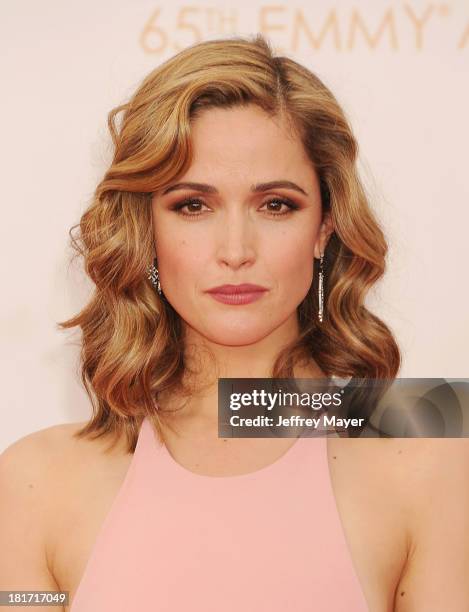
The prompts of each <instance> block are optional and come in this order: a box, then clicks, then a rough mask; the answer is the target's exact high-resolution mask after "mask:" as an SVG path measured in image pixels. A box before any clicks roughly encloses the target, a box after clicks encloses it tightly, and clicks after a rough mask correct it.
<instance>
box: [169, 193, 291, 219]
mask: <svg viewBox="0 0 469 612" xmlns="http://www.w3.org/2000/svg"><path fill="white" fill-rule="evenodd" d="M271 204H275V205H276V206H277V210H266V215H267V216H268V217H285V216H288V215H291V214H292V213H293V212H294V211H295V210H298V209H299V208H300V207H299V206H298V204H295V202H293V201H292V200H290V199H289V198H269V199H268V200H266V201H265V202H263V204H262V206H266V205H267V206H268V205H271ZM204 205H205V202H204V201H203V200H202V199H200V198H185V199H184V200H181V201H180V202H176V204H174V205H173V206H172V207H171V210H174V211H175V212H176V213H178V214H179V215H181V216H183V217H200V216H201V215H203V214H204V212H206V211H203V210H200V208H201V207H202V206H204ZM191 207H192V212H183V211H184V209H186V210H187V211H190V208H191ZM193 207H196V208H197V207H199V210H196V211H194V210H193ZM282 207H284V208H283V211H282ZM285 207H286V209H285ZM279 211H281V212H279Z"/></svg>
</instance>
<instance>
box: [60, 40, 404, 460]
mask: <svg viewBox="0 0 469 612" xmlns="http://www.w3.org/2000/svg"><path fill="white" fill-rule="evenodd" d="M244 104H256V105H258V106H259V107H260V108H262V109H263V110H264V111H265V112H267V113H269V114H271V115H275V114H280V113H283V114H284V115H285V116H286V117H288V118H289V119H290V120H291V122H292V125H293V126H294V127H295V129H296V131H297V133H298V136H299V137H300V138H301V140H302V142H303V144H304V147H305V150H306V152H307V154H308V156H309V158H310V160H311V162H312V164H313V165H314V168H315V170H316V172H317V175H318V177H319V181H320V186H321V196H322V207H323V210H324V211H330V213H331V217H332V221H333V226H334V232H333V234H332V235H331V238H330V240H329V243H328V245H327V247H326V250H325V254H324V266H325V267H324V270H325V281H326V284H325V288H324V321H323V323H322V324H321V325H318V324H317V295H318V293H317V292H318V286H317V278H318V274H317V269H315V274H314V280H313V283H312V285H311V288H310V291H309V293H308V295H307V296H306V297H305V299H304V300H303V302H302V303H301V304H300V306H299V307H298V320H299V325H300V335H299V337H298V338H296V340H295V342H294V343H293V344H292V345H291V346H288V347H286V348H285V349H284V350H283V351H282V352H281V353H280V354H279V355H278V356H277V359H276V361H275V364H274V366H273V368H272V377H273V378H289V377H291V376H292V373H293V367H294V365H295V363H297V362H298V360H299V359H301V358H303V357H304V355H305V354H306V355H309V356H312V357H313V358H314V359H315V361H316V362H317V364H318V365H319V367H320V368H321V369H322V370H323V371H324V373H325V374H326V375H327V376H330V375H335V376H340V377H360V378H388V379H393V378H394V377H395V376H396V375H397V372H398V370H399V367H400V360H401V358H400V352H399V349H398V346H397V344H396V341H395V340H394V338H393V335H392V333H391V331H390V330H389V328H388V327H387V326H386V325H385V324H384V323H383V322H382V321H381V320H380V319H379V318H378V317H376V316H375V315H373V314H372V313H371V312H370V311H369V310H368V309H367V308H366V307H365V305H364V299H365V296H366V293H367V292H368V290H369V289H370V287H371V286H372V285H373V284H374V283H375V282H376V281H377V280H378V279H379V278H380V277H381V276H382V275H383V273H384V270H385V256H386V252H387V245H386V241H385V238H384V235H383V232H382V230H381V228H380V226H379V224H378V222H377V220H376V219H375V217H374V215H373V213H372V211H371V210H370V207H369V204H368V201H367V197H366V195H365V191H364V189H363V187H362V184H361V181H360V178H359V176H358V171H357V168H356V161H357V155H358V146H357V142H356V140H355V137H354V135H353V133H352V130H351V127H350V125H349V123H348V121H347V119H346V117H345V115H344V112H343V110H342V109H341V107H340V105H339V103H338V102H337V100H336V98H335V97H334V95H333V94H332V93H331V91H330V90H329V89H328V88H327V87H326V86H325V85H324V83H322V81H321V80H320V79H319V78H318V77H317V76H315V75H314V74H313V73H312V72H311V71H309V70H308V69H307V68H305V67H303V66H301V65H300V64H298V63H297V62H295V61H293V60H292V59H289V58H288V57H283V56H275V54H274V53H273V51H272V49H271V47H270V45H269V43H268V42H267V41H266V39H265V38H264V37H262V36H261V35H257V36H256V37H253V38H242V37H235V38H230V39H223V40H212V41H207V42H203V43H200V44H197V45H194V46H192V47H189V48H187V49H184V50H183V51H181V52H180V53H178V54H177V55H176V56H174V57H172V58H171V59H169V60H168V61H166V62H165V63H163V64H162V65H160V66H158V67H157V68H155V69H154V70H153V71H152V72H151V73H150V74H149V75H148V76H147V77H146V78H145V79H144V80H143V82H142V83H141V85H140V86H139V87H138V89H137V90H136V91H135V93H134V94H133V95H132V96H131V98H130V100H129V101H128V102H126V103H125V104H122V105H120V106H118V107H116V108H114V109H113V110H111V112H110V113H109V116H108V126H109V130H110V133H111V136H112V140H113V143H114V154H113V160H112V163H111V164H110V167H109V168H108V169H107V171H106V172H105V174H104V176H103V178H102V180H101V181H100V183H99V184H98V185H97V187H96V189H95V193H94V196H93V198H92V201H91V203H90V205H89V207H88V208H87V210H86V211H85V212H84V214H83V215H82V217H81V220H80V222H79V224H77V225H74V226H73V227H72V228H71V230H70V237H71V242H72V247H73V248H74V250H75V251H76V252H77V254H78V255H81V256H82V257H83V260H84V266H85V270H86V273H87V274H88V275H89V277H90V278H91V280H92V281H93V283H94V285H95V288H94V293H93V295H92V297H91V299H90V301H89V303H88V304H87V305H86V306H85V307H84V308H83V309H82V310H81V312H79V313H78V314H77V315H76V316H74V317H73V318H71V319H69V320H67V321H65V322H62V323H59V324H58V325H59V327H60V328H62V329H66V328H73V327H76V326H78V327H79V328H81V331H82V340H81V374H82V381H83V383H84V385H85V388H86V391H87V393H88V395H89V397H90V399H91V402H92V406H93V416H92V417H91V418H90V420H89V422H88V423H87V424H86V426H85V427H83V428H82V429H80V431H78V432H77V434H76V435H77V436H78V437H82V436H89V437H92V438H95V437H100V436H103V435H105V434H113V435H112V437H115V438H118V437H120V435H121V434H123V433H125V435H126V439H127V447H128V452H133V451H134V450H135V446H136V441H137V437H138V431H139V427H140V424H141V421H142V419H143V418H144V417H145V416H148V418H149V419H150V420H151V421H152V423H153V425H154V426H155V429H156V431H157V433H158V436H159V438H160V440H162V435H161V433H162V430H161V429H160V426H161V424H160V418H162V417H161V411H160V410H157V409H156V407H155V400H156V398H157V397H158V394H159V393H162V392H167V391H169V392H171V390H175V389H180V388H181V385H182V386H183V374H184V371H185V363H184V337H183V336H184V334H183V325H182V323H181V320H180V318H179V316H178V314H177V313H176V312H175V310H174V309H173V308H172V307H171V305H170V304H169V303H168V302H167V301H166V300H165V299H164V298H162V297H161V296H159V295H158V294H157V293H156V292H155V290H154V289H153V287H152V285H151V283H150V281H149V280H148V278H147V267H148V265H149V264H150V263H151V261H152V258H153V247H154V245H153V233H152V232H153V230H152V217H151V197H152V193H153V192H155V191H157V190H159V189H161V188H162V187H164V186H165V185H167V184H168V183H169V182H171V181H173V180H174V179H175V178H176V177H177V176H179V175H182V174H183V173H184V172H185V171H186V170H187V168H188V167H189V166H190V164H191V158H192V145H191V121H193V120H194V118H195V117H196V116H197V114H198V113H200V112H201V111H204V110H205V109H209V108H213V107H233V106H236V105H244ZM118 115H121V121H120V123H119V125H117V123H118V122H117V119H118ZM75 229H78V230H79V231H78V235H77V236H74V233H73V232H74V230H75ZM317 265H318V262H317V261H316V262H315V266H317Z"/></svg>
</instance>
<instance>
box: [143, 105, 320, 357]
mask: <svg viewBox="0 0 469 612" xmlns="http://www.w3.org/2000/svg"><path fill="white" fill-rule="evenodd" d="M192 142H193V147H194V157H193V163H192V165H191V166H190V168H189V169H188V171H187V172H186V173H185V174H184V176H181V177H178V179H177V181H174V182H173V183H171V184H170V185H168V186H167V187H166V188H165V189H162V190H161V191H160V192H156V193H155V194H153V199H152V214H153V231H154V237H155V247H156V257H157V260H158V264H157V265H158V272H159V276H160V283H161V289H162V291H163V292H164V294H165V296H166V299H167V300H168V301H169V302H170V303H171V305H172V306H173V308H174V310H175V311H176V312H177V313H178V314H179V315H180V317H181V318H182V319H183V321H184V322H185V324H186V326H188V328H189V331H192V332H195V333H197V334H200V335H202V336H203V337H204V338H206V339H208V340H210V341H212V342H215V343H217V344H221V345H228V346H240V345H247V344H253V343H255V342H259V341H260V340H263V339H264V338H266V337H267V336H269V335H270V334H273V333H274V332H277V333H280V334H281V332H282V329H283V330H284V331H285V330H293V329H294V330H297V315H296V309H297V307H298V306H299V304H300V303H301V301H302V300H303V298H304V297H305V296H306V294H307V292H308V290H309V288H310V286H311V282H312V276H313V258H314V257H319V256H320V254H321V252H322V251H323V249H324V247H325V244H326V242H327V238H328V236H329V234H330V231H331V225H330V220H329V218H328V217H326V218H325V219H324V220H323V221H324V222H323V223H322V224H321V199H320V190H319V181H318V177H317V176H316V172H315V170H314V168H313V166H312V164H311V162H310V160H309V159H308V158H307V156H306V153H305V151H304V149H303V146H302V143H301V141H300V140H299V138H298V137H296V136H294V135H293V132H292V130H291V128H290V127H289V126H288V124H287V123H286V122H284V121H283V120H280V119H279V118H275V119H272V118H270V117H269V116H268V115H267V114H265V113H264V111H262V110H261V109H260V108H258V107H257V106H254V105H249V106H245V107H236V108H232V109H218V108H213V109H208V110H206V111H204V112H203V113H201V114H200V116H199V117H198V118H197V119H195V120H194V121H193V124H192ZM189 183H190V185H189ZM243 283H244V284H245V283H250V284H254V285H257V286H260V287H262V288H263V289H264V290H263V291H259V292H252V291H251V292H249V293H248V295H244V296H239V295H235V296H234V297H233V295H231V297H230V296H229V295H228V296H226V295H225V296H224V297H223V296H220V295H214V294H212V293H209V292H208V291H209V290H211V289H213V288H216V287H219V286H222V285H227V284H229V285H241V284H243ZM235 291H236V290H235Z"/></svg>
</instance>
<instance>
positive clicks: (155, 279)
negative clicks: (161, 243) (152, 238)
mask: <svg viewBox="0 0 469 612" xmlns="http://www.w3.org/2000/svg"><path fill="white" fill-rule="evenodd" d="M147 274H148V276H147V278H148V280H149V281H150V282H151V284H152V285H153V287H155V289H156V290H157V291H158V294H159V295H161V293H162V291H161V285H160V275H159V274H158V268H157V267H156V258H155V259H154V260H153V263H152V264H151V266H148V268H147Z"/></svg>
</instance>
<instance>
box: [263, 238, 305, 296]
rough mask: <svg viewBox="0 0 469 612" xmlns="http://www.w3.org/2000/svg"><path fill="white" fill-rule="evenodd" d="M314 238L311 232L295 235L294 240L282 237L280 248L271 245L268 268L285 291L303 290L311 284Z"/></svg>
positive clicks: (295, 291)
mask: <svg viewBox="0 0 469 612" xmlns="http://www.w3.org/2000/svg"><path fill="white" fill-rule="evenodd" d="M314 239H315V236H312V235H311V233H308V234H307V235H303V236H301V235H300V236H296V238H295V239H294V240H292V239H291V238H289V239H287V238H285V237H284V239H283V240H282V242H281V243H280V244H281V248H280V247H279V244H278V243H277V246H276V248H275V247H272V249H271V254H272V255H271V257H270V266H269V267H270V269H271V273H272V275H273V276H274V277H275V278H276V279H277V281H278V282H279V283H281V284H282V285H283V286H284V287H285V289H286V290H287V291H293V292H294V293H297V292H302V291H304V289H305V287H309V285H310V284H311V279H312V274H313V264H314Z"/></svg>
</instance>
